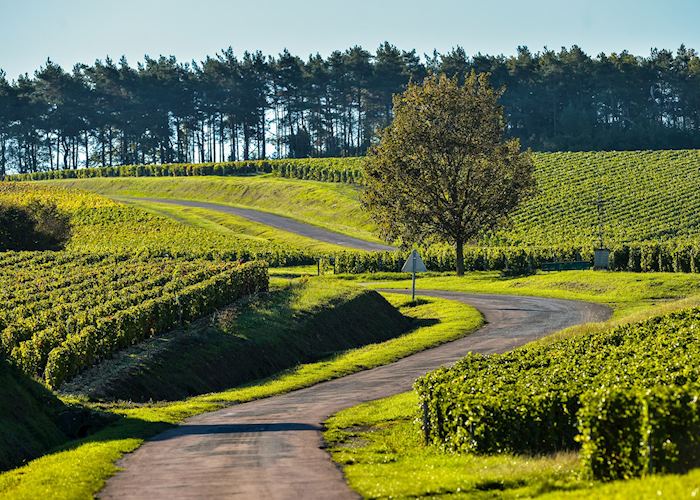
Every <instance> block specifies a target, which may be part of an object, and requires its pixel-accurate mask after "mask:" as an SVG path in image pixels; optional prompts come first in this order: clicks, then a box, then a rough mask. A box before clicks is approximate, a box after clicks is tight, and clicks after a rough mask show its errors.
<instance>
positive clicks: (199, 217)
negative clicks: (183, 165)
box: [115, 198, 346, 254]
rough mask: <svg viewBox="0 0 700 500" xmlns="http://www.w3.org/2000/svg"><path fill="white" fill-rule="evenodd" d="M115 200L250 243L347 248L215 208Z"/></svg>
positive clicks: (324, 250)
mask: <svg viewBox="0 0 700 500" xmlns="http://www.w3.org/2000/svg"><path fill="white" fill-rule="evenodd" d="M115 200H117V201H120V202H122V203H126V204H127V205H129V206H133V207H137V208H140V209H143V210H146V211H147V212H150V213H153V214H156V215H160V216H163V217H168V218H170V219H173V220H176V221H178V222H180V223H182V224H185V225H188V226H193V227H196V228H200V229H203V230H205V231H209V232H212V233H215V234H217V235H221V236H223V237H226V238H235V239H237V240H239V241H249V242H251V243H253V244H260V245H264V244H273V245H280V246H286V247H291V248H299V249H304V250H305V251H307V252H309V253H315V254H334V253H336V252H339V251H343V250H345V249H346V248H345V247H341V246H338V245H333V244H330V243H324V242H322V241H318V240H315V239H313V238H307V237H305V236H301V235H298V234H295V233H291V232H288V231H283V230H281V229H277V228H274V227H271V226H268V225H265V224H260V223H257V222H253V221H250V220H248V219H245V218H243V217H238V216H236V215H232V214H227V213H222V212H218V211H216V210H210V209H206V208H195V207H187V206H181V205H173V204H169V203H156V202H153V201H145V200H136V199H130V198H115Z"/></svg>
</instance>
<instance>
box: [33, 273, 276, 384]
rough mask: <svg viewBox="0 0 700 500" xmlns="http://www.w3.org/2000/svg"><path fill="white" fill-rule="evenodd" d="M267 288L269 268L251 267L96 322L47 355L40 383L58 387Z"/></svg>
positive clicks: (155, 299)
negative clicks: (118, 353)
mask: <svg viewBox="0 0 700 500" xmlns="http://www.w3.org/2000/svg"><path fill="white" fill-rule="evenodd" d="M267 289H268V274H267V265H266V264H265V263H261V262H249V263H246V264H242V265H240V266H237V267H234V268H232V269H228V270H226V271H224V272H222V273H220V274H218V275H216V276H212V277H211V278H209V279H207V280H205V281H201V282H199V283H195V284H193V285H190V286H188V287H186V288H184V289H182V290H179V291H174V292H172V293H166V294H164V295H162V296H160V297H158V298H154V299H150V300H147V301H145V302H142V303H140V304H138V305H135V306H132V307H130V308H128V309H124V310H121V311H118V312H117V313H116V314H114V315H112V316H108V317H104V318H100V319H98V320H97V321H96V323H95V324H94V326H87V327H85V328H83V329H82V330H81V331H80V332H78V333H77V334H74V335H69V336H68V338H67V339H66V340H65V341H64V342H62V343H61V345H59V346H58V347H56V348H54V349H53V350H51V352H50V353H49V355H48V360H47V363H46V369H45V372H44V378H45V380H46V382H47V384H48V385H49V386H50V387H54V388H55V387H59V386H60V385H61V384H62V383H63V382H64V381H66V380H68V379H69V378H70V377H72V376H74V375H76V374H77V373H78V372H79V371H80V370H82V369H83V368H85V367H87V366H90V365H92V364H95V363H96V362H98V361H100V360H101V359H104V358H106V357H109V356H110V355H111V354H112V353H114V352H116V351H118V350H119V349H123V348H125V347H128V346H130V345H134V344H136V343H138V342H140V341H142V340H144V339H146V338H148V337H151V336H154V335H157V334H159V333H164V332H166V331H168V330H171V329H172V328H174V327H176V326H178V325H180V324H182V323H183V322H186V321H191V320H193V319H196V318H199V317H201V316H204V315H206V314H209V313H212V312H214V311H215V310H216V309H217V308H219V307H221V306H224V305H226V304H229V303H231V302H233V301H235V300H237V299H239V298H241V297H244V296H246V295H250V294H252V293H257V292H266V291H267Z"/></svg>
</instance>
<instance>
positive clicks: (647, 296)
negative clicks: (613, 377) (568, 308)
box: [339, 271, 700, 317]
mask: <svg viewBox="0 0 700 500" xmlns="http://www.w3.org/2000/svg"><path fill="white" fill-rule="evenodd" d="M404 276H405V275H401V274H398V275H396V278H399V279H396V280H391V281H390V280H387V278H388V277H391V275H390V274H384V275H379V276H378V278H379V280H378V281H371V282H368V286H370V287H372V288H399V289H408V288H409V287H410V286H411V282H410V280H408V279H404ZM339 278H343V276H339ZM345 278H347V277H345ZM351 278H352V279H356V280H360V281H367V280H371V279H373V278H372V276H371V275H358V276H353V277H351ZM416 286H417V289H418V291H419V292H420V290H421V289H423V290H450V291H456V292H472V293H497V294H512V295H533V296H538V297H551V298H559V299H574V300H585V301H590V302H598V303H602V304H607V305H610V306H611V307H612V308H613V309H614V311H615V317H621V316H624V315H628V314H631V313H634V312H641V311H643V310H644V309H645V308H647V307H649V306H653V305H656V304H662V303H664V302H667V301H670V300H675V299H680V298H684V297H688V296H690V295H694V294H697V293H700V275H699V274H683V273H626V272H615V273H612V272H604V271H563V272H539V273H538V274H535V275H532V276H525V277H518V278H509V277H503V276H501V274H500V273H498V272H472V273H467V274H466V275H465V276H462V277H458V276H454V275H442V276H430V277H425V278H423V277H421V278H419V279H418V280H417V283H416Z"/></svg>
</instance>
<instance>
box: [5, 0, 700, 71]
mask: <svg viewBox="0 0 700 500" xmlns="http://www.w3.org/2000/svg"><path fill="white" fill-rule="evenodd" d="M699 19H700V0H665V1H664V0H657V1H650V0H579V1H577V2H575V1H572V0H568V1H567V0H561V1H553V0H531V1H524V0H522V1H512V0H480V1H469V0H462V1H459V0H420V1H416V0H374V1H370V0H345V1H342V0H287V1H284V0H246V1H242V0H228V1H226V0H186V1H183V0H169V1H165V0H113V1H106V0H0V68H1V69H3V70H4V71H5V72H6V74H7V77H8V78H9V79H15V78H17V76H18V75H20V74H22V73H30V74H31V73H33V72H34V70H36V69H37V68H38V67H39V66H41V65H42V64H44V63H45V61H46V59H47V58H51V59H52V60H53V61H55V62H57V63H59V64H61V65H62V66H63V67H64V68H66V69H69V68H71V67H72V66H73V65H74V64H75V63H77V62H82V63H87V64H91V63H93V62H94V61H95V60H96V59H104V58H105V57H106V56H111V57H112V58H113V59H119V57H121V56H122V55H125V56H126V57H127V59H128V60H129V62H130V63H132V64H135V63H136V62H138V61H140V60H142V59H143V56H144V55H145V54H148V55H150V56H153V57H157V56H159V55H161V54H162V55H175V56H176V57H177V58H178V60H181V61H192V60H198V61H199V60H202V59H204V58H205V57H206V56H207V55H214V54H215V53H216V52H217V51H219V50H221V49H224V48H226V47H229V46H231V47H233V48H234V50H235V51H236V52H237V53H242V52H243V51H244V50H261V51H263V53H265V54H278V53H279V52H281V51H282V50H283V49H285V48H287V49H289V51H290V52H292V53H293V54H296V55H299V56H301V57H303V58H306V57H307V56H308V55H309V54H311V53H316V52H318V53H320V54H322V55H327V54H329V53H330V52H331V51H333V50H336V49H340V50H344V49H346V48H348V47H350V46H352V45H361V46H363V47H364V48H366V49H368V50H370V51H373V50H374V49H375V48H376V47H377V46H378V45H379V44H380V43H382V42H384V41H385V40H386V41H389V42H391V43H393V44H394V45H396V46H398V47H399V48H401V49H404V50H411V49H416V50H417V51H418V53H419V54H424V53H432V51H433V49H437V50H438V51H441V52H445V51H448V50H450V49H451V48H452V47H456V46H458V45H460V46H462V47H464V49H465V50H466V52H467V54H470V55H471V54H475V53H478V52H481V53H483V54H506V55H508V54H513V53H514V52H515V50H516V47H517V46H518V45H526V46H528V47H529V48H530V49H531V50H532V51H533V52H536V51H538V50H541V49H542V48H543V47H545V46H546V47H549V48H550V49H559V48H560V47H562V46H567V47H568V46H571V45H573V44H577V45H579V46H580V47H582V48H583V49H584V50H585V51H586V52H588V53H589V54H591V55H596V54H598V53H600V52H606V53H610V52H620V51H622V50H624V49H627V50H629V51H630V52H632V53H634V54H637V55H648V54H649V51H650V49H651V48H652V47H657V48H667V49H672V50H675V49H676V48H678V47H679V46H680V44H681V43H685V44H686V46H689V47H693V48H696V49H697V50H699V51H700V28H699V27H698V26H699V25H698V20H699Z"/></svg>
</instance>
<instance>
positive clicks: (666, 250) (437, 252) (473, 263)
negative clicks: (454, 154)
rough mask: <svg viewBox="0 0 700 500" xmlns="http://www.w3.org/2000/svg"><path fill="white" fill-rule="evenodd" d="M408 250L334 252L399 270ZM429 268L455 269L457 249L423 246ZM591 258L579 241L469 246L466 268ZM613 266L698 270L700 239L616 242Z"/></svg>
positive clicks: (363, 268)
mask: <svg viewBox="0 0 700 500" xmlns="http://www.w3.org/2000/svg"><path fill="white" fill-rule="evenodd" d="M408 254H409V252H407V251H405V252H340V253H338V254H336V255H335V259H336V272H339V273H353V274H357V273H363V272H382V271H384V272H398V271H400V270H401V266H402V265H403V263H404V262H405V261H406V259H407V258H408ZM421 257H422V258H423V261H424V262H425V264H426V266H427V268H428V269H429V270H430V271H453V270H454V269H455V264H456V255H455V251H454V249H453V248H451V247H447V246H444V245H435V246H431V247H428V248H425V249H422V250H421ZM567 261H587V262H590V263H591V266H592V265H593V248H592V247H580V246H551V247H524V246H523V247H481V246H474V247H466V248H465V249H464V262H465V266H464V267H465V269H467V270H471V271H506V272H510V273H511V274H527V273H529V272H531V271H533V270H535V269H539V268H540V267H541V266H542V264H543V263H545V262H567ZM610 269H611V270H612V271H631V272H684V273H697V272H700V241H692V240H691V241H671V242H665V243H656V242H642V243H628V244H624V245H619V246H615V247H613V248H612V249H611V252H610Z"/></svg>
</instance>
